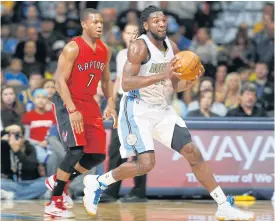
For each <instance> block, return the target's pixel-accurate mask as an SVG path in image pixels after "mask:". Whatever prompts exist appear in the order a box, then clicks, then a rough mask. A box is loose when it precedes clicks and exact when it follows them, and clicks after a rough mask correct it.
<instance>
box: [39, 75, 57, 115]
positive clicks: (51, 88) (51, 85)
mask: <svg viewBox="0 0 275 221" xmlns="http://www.w3.org/2000/svg"><path fill="white" fill-rule="evenodd" d="M42 87H43V88H44V89H45V90H46V91H47V92H48V103H47V105H46V107H45V109H46V110H47V111H50V110H52V103H51V100H52V97H53V95H54V93H55V92H56V89H55V82H54V80H53V79H48V80H45V81H44V83H43V85H42Z"/></svg>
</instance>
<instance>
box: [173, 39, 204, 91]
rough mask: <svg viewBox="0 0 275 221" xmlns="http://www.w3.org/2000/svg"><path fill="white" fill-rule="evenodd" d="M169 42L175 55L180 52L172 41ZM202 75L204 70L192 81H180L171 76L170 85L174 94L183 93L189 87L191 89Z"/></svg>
mask: <svg viewBox="0 0 275 221" xmlns="http://www.w3.org/2000/svg"><path fill="white" fill-rule="evenodd" d="M170 42H171V45H172V48H173V52H174V54H175V55H176V54H177V53H179V52H180V50H179V48H178V46H177V45H176V44H175V43H174V42H173V41H170ZM203 73H204V70H202V71H201V74H200V75H199V76H197V78H196V79H195V80H193V81H186V80H181V79H179V78H177V77H176V76H173V77H172V78H171V81H172V85H173V88H174V91H176V92H182V91H185V90H187V89H189V88H190V87H192V86H193V85H194V84H195V83H196V80H197V79H198V78H199V77H200V76H201V75H202V74H203Z"/></svg>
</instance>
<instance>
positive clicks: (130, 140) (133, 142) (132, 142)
mask: <svg viewBox="0 0 275 221" xmlns="http://www.w3.org/2000/svg"><path fill="white" fill-rule="evenodd" d="M137 141H138V137H137V135H135V134H128V136H127V137H126V142H127V144H129V145H130V146H134V145H136V143H137Z"/></svg>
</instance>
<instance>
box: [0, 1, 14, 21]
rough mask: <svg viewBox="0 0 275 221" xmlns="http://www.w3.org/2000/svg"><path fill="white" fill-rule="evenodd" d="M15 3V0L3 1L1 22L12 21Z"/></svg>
mask: <svg viewBox="0 0 275 221" xmlns="http://www.w3.org/2000/svg"><path fill="white" fill-rule="evenodd" d="M15 4H16V3H15V2H13V1H1V24H8V23H10V22H11V21H12V16H13V8H14V6H15Z"/></svg>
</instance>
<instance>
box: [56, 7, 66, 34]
mask: <svg viewBox="0 0 275 221" xmlns="http://www.w3.org/2000/svg"><path fill="white" fill-rule="evenodd" d="M67 11H68V8H67V2H58V3H57V5H56V8H55V12H56V14H55V26H54V30H56V31H59V32H60V33H61V34H62V35H64V36H65V35H66V21H67Z"/></svg>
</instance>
